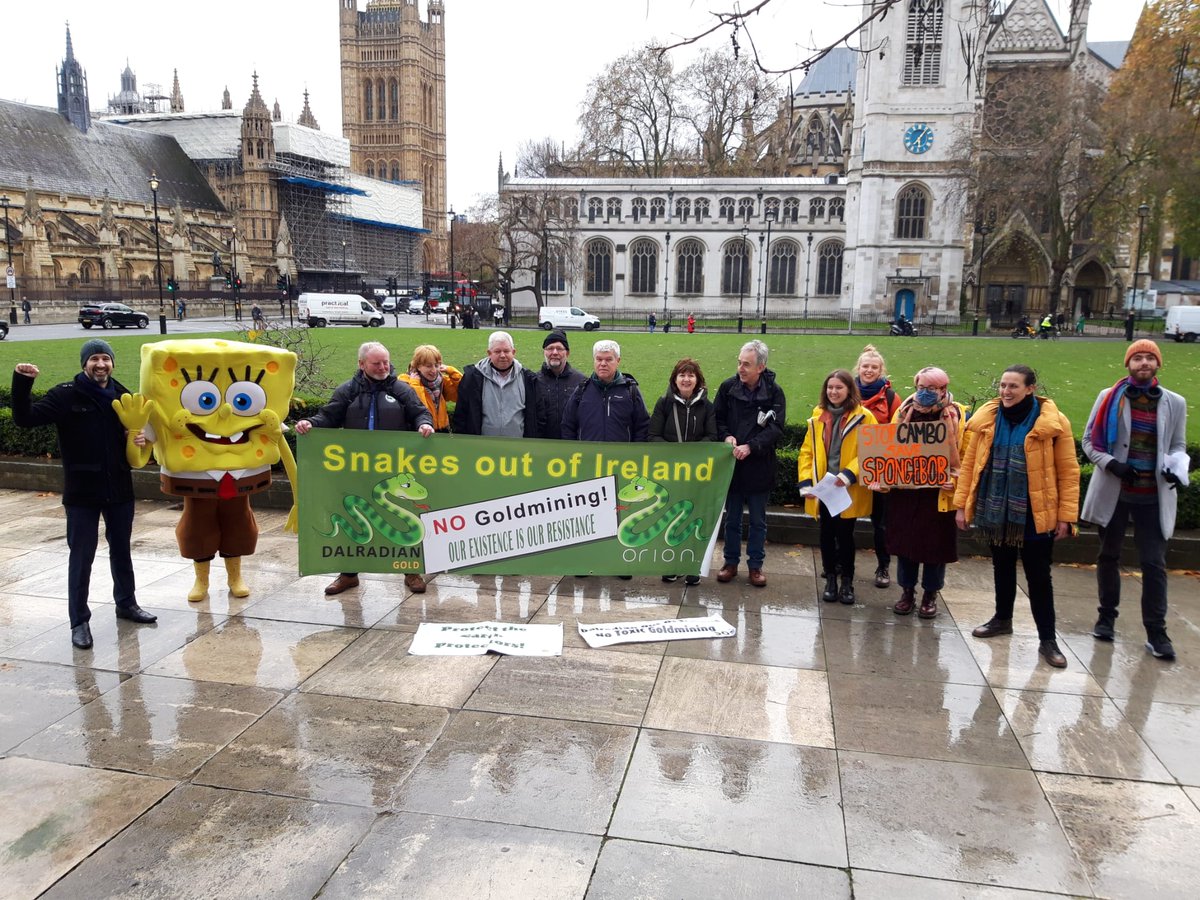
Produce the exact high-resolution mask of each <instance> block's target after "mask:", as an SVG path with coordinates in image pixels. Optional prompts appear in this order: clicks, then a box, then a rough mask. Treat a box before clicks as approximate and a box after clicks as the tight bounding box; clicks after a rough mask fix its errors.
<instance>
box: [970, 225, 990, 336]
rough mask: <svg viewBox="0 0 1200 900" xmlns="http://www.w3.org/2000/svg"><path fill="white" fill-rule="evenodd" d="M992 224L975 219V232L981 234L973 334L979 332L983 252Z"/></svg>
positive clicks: (976, 274) (976, 269)
mask: <svg viewBox="0 0 1200 900" xmlns="http://www.w3.org/2000/svg"><path fill="white" fill-rule="evenodd" d="M991 231H992V226H991V225H989V224H988V223H987V222H985V221H984V220H983V219H976V220H975V233H976V234H977V235H979V259H978V261H977V263H976V266H975V319H974V321H973V322H972V323H971V336H972V337H974V336H976V335H978V334H979V294H980V293H981V292H982V290H983V254H984V252H985V251H986V250H987V236H988V235H989V234H990V233H991Z"/></svg>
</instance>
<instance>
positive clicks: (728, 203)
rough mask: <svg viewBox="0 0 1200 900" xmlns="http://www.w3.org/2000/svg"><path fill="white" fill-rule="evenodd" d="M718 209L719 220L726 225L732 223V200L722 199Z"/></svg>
mask: <svg viewBox="0 0 1200 900" xmlns="http://www.w3.org/2000/svg"><path fill="white" fill-rule="evenodd" d="M718 209H719V210H720V214H719V215H720V218H722V219H724V220H725V222H726V223H727V224H731V223H732V222H733V198H732V197H722V198H721V201H720V204H719V206H718Z"/></svg>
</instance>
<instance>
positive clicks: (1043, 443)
mask: <svg viewBox="0 0 1200 900" xmlns="http://www.w3.org/2000/svg"><path fill="white" fill-rule="evenodd" d="M999 395H1000V396H999V397H998V398H997V399H995V400H989V401H988V402H987V403H985V404H984V405H983V406H981V407H980V408H979V409H978V410H976V412H975V415H973V416H972V417H971V421H970V422H968V423H967V428H966V432H967V441H966V447H965V448H964V449H963V458H962V474H961V475H960V476H959V479H958V489H957V490H956V491H955V494H954V504H955V506H957V507H958V512H957V513H955V522H956V524H957V525H958V527H959V529H960V530H962V531H966V530H967V528H968V527H969V526H971V525H974V527H975V529H976V530H977V531H978V532H979V533H980V534H981V535H983V537H985V538H986V539H987V542H988V546H989V547H990V548H991V551H992V577H993V582H994V586H995V594H996V607H995V610H994V612H993V613H992V617H991V619H989V620H988V621H987V622H986V623H984V624H983V625H980V626H979V627H978V628H976V629H975V630H974V631H972V632H971V634H972V635H974V636H975V637H977V638H990V637H996V636H997V635H1002V634H1012V631H1013V628H1012V620H1013V607H1014V605H1015V604H1016V599H1017V559H1018V558H1020V560H1021V564H1022V566H1023V567H1024V569H1025V580H1026V583H1027V585H1028V587H1027V591H1028V593H1029V607H1030V609H1031V610H1032V612H1033V621H1034V622H1035V623H1037V630H1038V642H1039V643H1038V654H1039V655H1040V656H1041V657H1042V658H1043V659H1044V660H1046V662H1047V663H1049V664H1050V665H1051V666H1053V667H1054V668H1056V669H1062V668H1065V667H1066V665H1067V658H1066V657H1065V656H1064V655H1063V653H1062V651H1061V650H1059V648H1058V643H1057V640H1056V637H1055V633H1054V585H1053V582H1052V580H1051V563H1052V562H1053V555H1054V543H1055V541H1060V540H1062V539H1063V538H1065V537H1069V536H1070V535H1071V534H1072V532H1073V529H1074V525H1075V522H1076V520H1077V519H1078V518H1079V460H1078V459H1076V457H1075V438H1074V436H1073V435H1072V433H1071V423H1070V422H1069V421H1067V417H1066V416H1064V415H1063V414H1062V413H1061V412H1059V411H1058V407H1057V406H1055V405H1054V401H1053V400H1051V399H1050V398H1049V397H1038V396H1037V375H1036V374H1035V373H1034V371H1033V369H1031V368H1029V367H1028V366H1021V365H1016V366H1009V367H1008V368H1007V369H1005V370H1004V372H1003V373H1002V374H1001V375H1000V387H999Z"/></svg>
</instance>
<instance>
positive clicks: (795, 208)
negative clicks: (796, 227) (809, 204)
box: [783, 197, 800, 222]
mask: <svg viewBox="0 0 1200 900" xmlns="http://www.w3.org/2000/svg"><path fill="white" fill-rule="evenodd" d="M783 221H785V222H799V221H800V201H799V200H797V199H796V198H795V197H788V198H787V199H786V200H784V201H783Z"/></svg>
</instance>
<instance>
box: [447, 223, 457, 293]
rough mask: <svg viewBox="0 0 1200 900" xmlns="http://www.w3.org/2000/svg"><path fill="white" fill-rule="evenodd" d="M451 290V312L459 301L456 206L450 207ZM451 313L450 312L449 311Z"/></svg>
mask: <svg viewBox="0 0 1200 900" xmlns="http://www.w3.org/2000/svg"><path fill="white" fill-rule="evenodd" d="M448 215H449V216H450V292H451V295H452V296H453V298H454V299H453V300H451V301H450V312H454V305H455V304H456V303H457V302H458V276H457V275H455V274H454V220H455V219H457V218H458V216H456V215H455V214H454V207H453V206H451V207H450V212H449V214H448ZM447 315H449V313H447Z"/></svg>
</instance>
